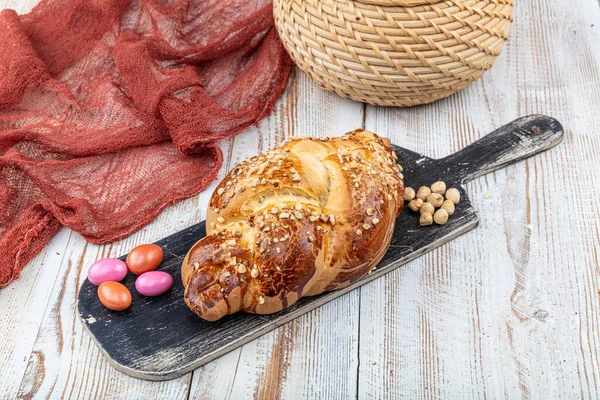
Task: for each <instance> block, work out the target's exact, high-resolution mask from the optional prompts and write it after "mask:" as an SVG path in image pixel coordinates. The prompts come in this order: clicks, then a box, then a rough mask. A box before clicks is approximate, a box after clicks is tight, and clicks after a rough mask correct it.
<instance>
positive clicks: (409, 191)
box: [404, 187, 416, 201]
mask: <svg viewBox="0 0 600 400" xmlns="http://www.w3.org/2000/svg"><path fill="white" fill-rule="evenodd" d="M415 196H416V193H415V189H413V188H411V187H407V188H404V200H405V201H411V200H412V199H414V198H415Z"/></svg>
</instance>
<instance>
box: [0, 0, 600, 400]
mask: <svg viewBox="0 0 600 400" xmlns="http://www.w3.org/2000/svg"><path fill="white" fill-rule="evenodd" d="M34 3H35V0H0V8H6V7H10V8H15V9H17V10H18V11H20V12H25V11H26V10H27V9H29V8H31V6H32V5H33V4H34ZM515 3H516V4H515V23H514V25H513V28H512V32H511V37H510V40H509V41H508V43H507V46H506V47H505V49H504V51H503V54H502V55H501V56H500V57H499V58H498V60H497V61H496V63H495V65H494V67H493V68H492V70H491V71H489V72H488V73H486V75H484V77H483V79H482V80H481V81H479V82H477V83H474V84H473V85H471V86H470V87H468V88H467V89H466V90H465V91H463V92H461V93H459V94H458V95H455V96H453V97H451V98H449V99H446V100H443V101H441V102H438V103H435V104H432V105H429V106H424V107H417V108H412V109H405V110H399V109H386V108H374V107H373V108H372V107H369V108H367V110H366V113H365V114H364V115H363V114H362V113H361V109H362V107H361V105H359V104H356V103H351V102H346V101H340V100H339V99H337V98H336V97H335V96H333V95H331V96H330V95H328V94H324V93H323V92H322V91H321V90H320V89H318V88H316V86H315V85H314V84H312V83H311V82H309V81H308V80H307V79H306V78H305V77H304V76H303V75H301V74H300V73H296V82H295V83H294V84H290V87H289V88H288V91H287V92H286V94H285V98H284V99H282V100H281V101H279V102H278V103H277V109H276V112H275V114H274V115H273V116H271V117H269V118H268V119H266V120H264V121H263V122H262V123H261V125H260V126H259V128H253V129H252V130H249V131H248V132H246V133H244V134H243V135H241V136H239V137H237V138H236V139H235V140H233V141H232V142H226V143H224V144H223V148H224V150H225V158H226V161H227V160H230V159H231V158H232V157H237V159H236V160H237V161H239V160H240V159H242V158H245V157H247V156H250V155H254V154H256V153H257V152H258V151H259V150H262V149H263V148H267V147H272V146H275V145H276V144H278V143H279V142H280V141H281V140H282V138H283V136H284V135H292V134H294V135H299V134H302V132H301V131H304V132H305V133H306V134H316V135H322V136H324V135H334V134H335V135H338V134H342V133H344V132H345V131H347V130H349V128H353V127H354V125H358V126H361V121H362V119H363V117H365V118H366V124H367V126H366V127H367V128H369V129H372V130H375V131H376V132H378V133H380V134H382V135H385V136H388V137H390V138H392V140H393V141H394V142H395V143H397V144H399V145H401V146H403V147H406V148H409V149H412V150H415V151H417V152H420V153H423V154H426V155H428V156H431V157H434V158H440V157H444V156H446V155H448V154H451V153H453V152H455V151H457V150H459V149H461V148H463V147H464V146H466V145H467V144H469V143H471V142H473V141H474V140H476V139H477V138H480V137H481V136H483V135H484V134H486V133H487V132H490V131H491V130H492V129H493V128H494V127H497V126H500V125H501V124H502V123H504V122H506V121H510V120H512V119H514V118H516V117H518V116H521V115H526V114H531V113H544V114H548V115H552V116H554V117H556V118H558V119H559V120H561V122H563V124H564V126H565V128H566V133H567V137H566V140H565V141H564V143H562V144H561V145H560V146H559V147H558V148H557V149H555V150H553V151H552V152H549V153H546V154H543V155H541V156H538V157H536V158H535V159H534V160H530V161H527V162H525V163H522V164H519V165H517V166H513V167H510V168H508V169H506V170H504V171H500V172H496V173H494V174H492V175H488V176H486V177H484V178H481V179H479V180H477V181H474V182H472V183H470V184H468V185H467V190H468V192H469V195H470V197H471V200H472V202H473V205H474V207H475V209H476V210H477V211H478V213H479V215H480V218H481V223H480V226H479V228H478V229H477V231H476V232H477V233H475V232H472V233H470V234H467V235H465V236H463V237H462V238H460V239H458V240H455V241H453V242H452V243H451V244H449V245H447V246H443V247H441V248H439V249H437V250H435V251H434V252H432V253H430V254H429V255H427V256H425V257H422V258H420V259H418V260H415V261H413V262H411V263H409V264H408V265H406V266H405V267H403V268H401V269H398V270H396V271H395V272H394V273H392V274H390V275H388V276H387V277H385V278H381V279H378V280H377V281H374V282H372V283H370V284H369V285H367V286H365V287H363V288H361V289H360V290H359V291H360V293H358V291H355V292H353V293H351V294H348V295H346V296H344V297H343V298H340V299H337V300H334V301H333V302H332V303H329V304H328V305H326V306H324V307H322V308H320V309H319V310H315V311H313V312H311V313H310V314H308V315H306V316H304V317H302V318H300V319H298V320H296V321H294V322H293V323H291V324H289V325H286V326H284V327H282V328H279V329H277V330H275V331H273V332H272V333H270V334H268V335H266V336H263V337H262V338H260V339H258V340H255V341H253V342H251V343H249V344H247V345H245V346H244V347H243V348H242V349H239V350H236V351H234V352H232V353H229V354H228V355H226V356H224V357H222V358H220V359H218V360H216V361H214V362H212V363H210V364H208V365H206V366H205V367H202V368H200V369H198V370H196V371H195V372H194V373H193V376H191V378H190V377H189V375H188V376H187V377H184V378H181V379H180V380H175V381H171V382H167V383H156V382H144V381H140V380H136V379H133V378H129V377H127V376H125V375H123V374H120V373H118V372H115V371H114V370H113V369H112V367H110V366H109V365H108V364H107V363H106V362H105V361H104V360H103V359H102V358H101V356H100V355H99V354H98V352H97V351H96V350H95V347H94V346H93V345H92V344H91V342H90V340H89V337H88V338H86V336H85V335H86V334H85V333H83V331H82V327H81V324H80V323H79V322H78V321H77V320H76V318H75V310H74V309H73V305H74V304H75V300H76V299H75V297H74V296H75V293H76V290H77V289H78V286H79V284H80V283H81V281H82V280H83V277H84V276H85V267H86V266H87V265H89V264H90V263H91V262H92V261H94V260H95V259H97V258H100V257H102V256H103V254H106V255H109V254H110V255H113V256H117V255H120V254H123V253H124V252H126V251H128V250H129V249H130V248H131V247H132V246H133V245H134V244H137V243H144V242H148V241H152V240H156V239H159V238H160V237H163V236H166V235H168V234H170V233H173V232H176V231H178V230H180V229H181V228H182V227H185V226H189V225H191V224H192V223H194V222H197V221H200V220H201V219H202V218H203V216H204V207H205V206H206V202H207V200H208V198H207V197H202V196H197V197H195V198H193V199H190V200H187V201H184V202H182V203H178V204H177V205H175V206H173V207H170V208H169V209H167V210H166V211H165V212H164V213H163V214H162V215H161V216H160V217H159V220H158V221H156V222H155V223H153V224H151V225H149V226H148V227H147V228H146V230H145V231H142V232H139V233H137V234H136V235H134V236H132V237H131V238H130V239H128V241H126V242H123V243H121V244H115V245H113V246H112V247H111V246H92V245H87V247H86V243H85V242H84V241H83V240H82V239H81V238H80V236H79V235H77V234H74V233H71V232H70V231H68V230H63V231H61V232H60V233H59V234H58V235H57V236H56V237H55V238H54V240H53V241H52V247H47V248H46V250H45V251H44V252H43V253H41V254H40V255H39V256H38V257H37V258H36V259H34V260H33V261H32V262H31V264H30V265H29V266H28V267H27V268H26V269H25V270H24V271H23V275H22V276H21V278H20V279H19V280H18V281H16V282H14V283H13V284H12V285H11V286H10V287H9V288H7V289H4V290H2V291H0V322H1V323H0V376H1V377H2V384H1V385H0V398H8V399H12V398H15V397H16V395H17V394H18V393H20V395H21V397H22V398H32V397H35V398H59V397H60V396H61V395H64V397H66V398H68V397H71V398H75V397H80V398H157V397H161V396H162V398H173V399H187V398H206V399H213V398H217V399H220V398H232V399H237V398H248V397H257V398H258V397H261V396H262V397H263V398H278V397H281V398H314V399H321V398H340V399H346V398H355V397H360V398H361V399H362V398H399V397H400V398H402V397H403V398H452V399H461V398H488V399H495V398H513V397H523V398H533V399H536V398H558V397H559V396H560V397H561V398H597V397H598V396H599V389H598V382H600V375H599V369H600V368H599V364H600V358H599V355H598V352H599V345H600V335H599V331H600V325H599V321H598V318H599V317H598V316H599V315H600V314H599V308H600V304H599V292H598V289H599V288H598V279H599V272H600V271H599V270H600V262H599V259H600V256H599V255H598V249H599V248H600V226H599V225H600V222H599V221H600V219H599V216H600V206H599V205H598V202H597V201H596V200H595V199H597V198H599V197H600V183H599V180H598V178H597V175H598V174H597V171H598V169H599V168H600V135H599V134H598V132H597V129H598V126H599V122H600V117H599V116H598V110H599V109H600V79H599V74H600V67H599V65H600V5H599V2H598V1H597V0H552V1H548V0H519V1H517V2H515ZM232 143H233V146H231V144H232ZM236 146H237V147H236ZM224 170H225V168H224ZM180 221H184V223H181V222H180ZM119 246H120V247H119ZM67 247H69V251H68V252H67V251H65V250H66V249H67ZM57 252H58V253H60V254H58V255H57V254H56V253H57ZM69 262H71V264H72V266H71V269H70V271H71V272H68V271H69ZM42 264H43V265H42ZM80 265H81V266H83V268H84V269H83V270H82V272H81V274H79V275H78V274H77V273H75V272H76V271H78V269H79V268H81V267H80ZM59 267H60V268H59ZM61 293H64V295H63V297H60V296H61ZM59 321H60V325H59ZM42 326H43V327H44V329H40V327H42ZM58 327H60V328H58ZM73 338H75V342H73ZM359 338H360V340H359ZM61 340H62V347H61V345H60V343H61ZM73 343H75V346H74V347H73ZM61 349H62V350H61ZM46 353H47V354H48V356H46ZM373 363H375V364H374V365H373Z"/></svg>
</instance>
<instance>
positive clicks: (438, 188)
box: [431, 181, 446, 194]
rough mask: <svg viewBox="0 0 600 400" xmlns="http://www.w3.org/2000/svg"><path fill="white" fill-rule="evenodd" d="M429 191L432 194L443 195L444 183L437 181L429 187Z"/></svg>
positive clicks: (444, 191) (444, 190)
mask: <svg viewBox="0 0 600 400" xmlns="http://www.w3.org/2000/svg"><path fill="white" fill-rule="evenodd" d="M431 191H432V192H433V193H439V194H444V193H446V182H444V181H437V182H435V183H434V184H433V185H431Z"/></svg>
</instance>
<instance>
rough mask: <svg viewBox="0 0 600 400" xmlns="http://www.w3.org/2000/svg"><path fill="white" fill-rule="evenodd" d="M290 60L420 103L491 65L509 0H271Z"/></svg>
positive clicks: (340, 81) (364, 92)
mask: <svg viewBox="0 0 600 400" xmlns="http://www.w3.org/2000/svg"><path fill="white" fill-rule="evenodd" d="M273 7H274V10H273V11H274V16H275V26H276V28H277V31H278V32H279V36H280V37H281V40H282V42H283V44H284V46H285V48H286V49H287V51H288V53H289V54H290V56H291V57H292V59H293V60H294V62H295V63H296V65H297V66H298V67H299V68H300V69H301V70H303V71H304V72H306V73H307V74H308V75H309V76H310V77H311V78H312V79H313V80H314V81H315V82H316V83H317V84H319V85H320V86H321V87H323V88H325V89H328V90H331V91H334V92H335V93H337V94H339V95H340V96H343V97H346V98H349V99H352V100H356V101H360V102H365V103H370V104H374V105H380V106H400V107H408V106H414V105H419V104H427V103H431V102H433V101H436V100H439V99H441V98H444V97H447V96H450V95H451V94H454V93H456V92H457V91H459V90H461V89H464V88H465V87H466V86H467V85H469V84H470V83H471V82H473V81H475V80H477V79H479V78H480V77H481V75H483V73H484V72H485V71H487V70H488V69H490V68H491V67H492V64H493V63H494V61H495V60H496V57H497V56H498V55H499V54H500V52H501V51H502V47H503V46H504V43H505V42H506V40H507V39H508V34H509V30H510V27H511V25H512V11H513V0H445V1H439V0H361V1H354V0H330V1H323V0H273Z"/></svg>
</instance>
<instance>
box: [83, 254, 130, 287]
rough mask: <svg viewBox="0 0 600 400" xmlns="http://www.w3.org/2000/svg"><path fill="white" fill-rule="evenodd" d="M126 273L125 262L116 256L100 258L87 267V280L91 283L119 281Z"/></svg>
mask: <svg viewBox="0 0 600 400" xmlns="http://www.w3.org/2000/svg"><path fill="white" fill-rule="evenodd" d="M126 275H127V264H125V263H124V262H123V261H121V260H119V259H116V258H102V259H100V260H98V261H96V262H95V263H93V264H92V265H91V266H90V269H88V280H89V281H90V282H91V283H92V285H96V286H98V285H100V284H101V283H103V282H108V281H115V282H118V281H121V280H123V278H125V276H126Z"/></svg>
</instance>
